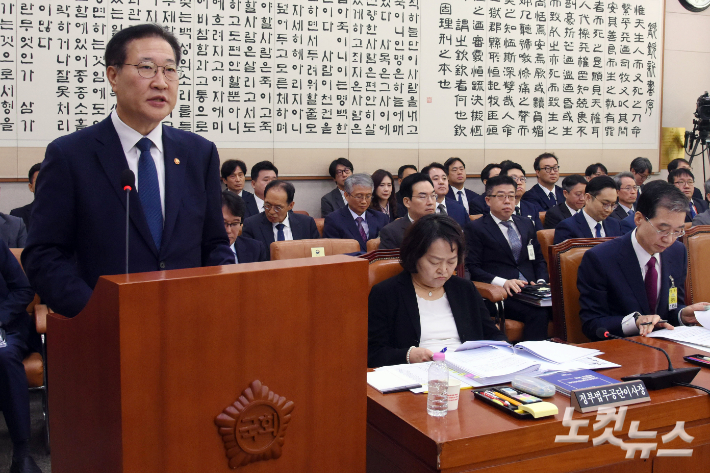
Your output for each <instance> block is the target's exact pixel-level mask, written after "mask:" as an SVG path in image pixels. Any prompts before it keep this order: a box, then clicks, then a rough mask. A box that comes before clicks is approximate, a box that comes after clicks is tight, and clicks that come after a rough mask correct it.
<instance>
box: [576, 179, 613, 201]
mask: <svg viewBox="0 0 710 473" xmlns="http://www.w3.org/2000/svg"><path fill="white" fill-rule="evenodd" d="M606 188H609V189H614V190H617V189H616V182H614V179H613V178H611V177H609V176H597V177H595V178H593V179H590V180H589V182H588V183H587V187H585V188H584V192H585V193H586V194H590V195H592V196H593V197H596V196H598V195H599V193H601V191H603V190H604V189H606Z"/></svg>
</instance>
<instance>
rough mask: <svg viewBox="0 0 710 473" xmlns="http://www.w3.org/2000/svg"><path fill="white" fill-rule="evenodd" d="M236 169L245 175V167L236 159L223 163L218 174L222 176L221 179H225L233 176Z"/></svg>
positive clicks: (242, 162)
mask: <svg viewBox="0 0 710 473" xmlns="http://www.w3.org/2000/svg"><path fill="white" fill-rule="evenodd" d="M237 168H239V169H241V170H242V172H243V173H244V175H246V173H247V165H246V164H245V163H244V161H240V160H238V159H228V160H226V161H225V162H223V163H222V169H221V170H220V174H222V179H227V178H228V177H229V176H231V175H232V174H234V171H235V170H236V169H237Z"/></svg>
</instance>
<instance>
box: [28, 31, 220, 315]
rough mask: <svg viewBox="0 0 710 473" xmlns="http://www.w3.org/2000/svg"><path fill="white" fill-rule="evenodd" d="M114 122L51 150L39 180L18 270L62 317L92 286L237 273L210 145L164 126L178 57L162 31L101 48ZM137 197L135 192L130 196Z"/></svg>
mask: <svg viewBox="0 0 710 473" xmlns="http://www.w3.org/2000/svg"><path fill="white" fill-rule="evenodd" d="M104 57H105V62H106V77H107V78H108V80H109V82H110V84H111V88H112V90H113V92H114V93H115V94H116V109H115V110H113V112H112V113H111V115H110V116H109V117H107V118H106V119H104V120H103V121H101V122H100V123H97V124H95V125H93V126H90V127H88V128H86V129H83V130H80V131H76V132H74V133H72V134H70V135H67V136H63V137H61V138H58V139H56V140H54V141H53V142H52V143H51V144H50V145H49V146H48V147H47V152H46V155H45V160H44V162H43V163H42V168H41V172H40V174H39V176H38V183H37V192H36V200H35V205H34V208H33V211H32V226H33V229H32V233H31V234H30V236H29V239H28V242H27V246H26V249H25V251H24V252H23V254H22V262H23V266H24V268H25V271H26V272H27V276H28V278H29V279H30V281H31V283H32V286H33V287H34V289H35V290H36V291H37V292H38V293H39V294H40V296H41V297H42V299H43V300H44V301H45V302H46V303H47V304H48V305H49V306H50V307H51V308H52V309H53V310H54V311H56V312H57V313H59V314H62V315H64V316H67V317H73V316H75V315H76V314H78V313H79V312H80V311H81V310H82V309H83V308H84V306H85V305H86V303H87V302H88V301H89V298H90V297H91V293H92V291H93V288H94V286H95V285H96V281H97V280H98V278H99V276H101V275H107V274H121V273H123V272H124V271H125V265H126V261H125V259H126V256H125V244H126V241H125V234H126V229H125V225H126V218H125V215H126V192H125V191H124V189H123V186H122V184H121V174H122V173H123V172H124V171H125V170H127V169H130V170H131V171H133V172H134V174H135V175H136V181H137V182H136V186H135V187H136V189H135V190H131V191H130V226H129V250H130V256H129V258H128V269H129V272H131V273H135V272H144V271H159V270H167V269H178V268H192V267H199V266H211V265H220V264H230V263H234V255H233V254H232V252H231V250H230V249H229V240H228V239H227V233H226V231H225V229H224V225H223V221H222V214H221V212H220V210H221V200H220V199H221V194H220V182H219V178H220V176H219V156H218V155H217V148H216V147H215V145H214V143H212V142H210V141H207V140H205V139H204V138H202V137H199V136H197V135H195V134H192V133H189V132H185V131H181V130H177V129H174V128H171V127H168V126H162V125H161V124H160V122H161V121H162V120H163V119H164V118H165V117H166V116H168V114H170V113H171V111H172V110H173V107H175V102H176V100H177V90H178V84H179V70H178V64H179V63H180V47H179V43H178V41H177V39H176V38H175V37H174V36H173V35H172V34H171V33H168V32H166V31H165V30H163V29H162V28H160V27H159V26H157V25H151V24H144V25H137V26H132V27H129V28H126V29H124V30H122V31H119V32H118V33H117V34H116V35H115V36H114V37H113V38H112V39H111V40H110V41H109V43H108V44H107V46H106V52H105V56H104ZM136 191H137V193H136Z"/></svg>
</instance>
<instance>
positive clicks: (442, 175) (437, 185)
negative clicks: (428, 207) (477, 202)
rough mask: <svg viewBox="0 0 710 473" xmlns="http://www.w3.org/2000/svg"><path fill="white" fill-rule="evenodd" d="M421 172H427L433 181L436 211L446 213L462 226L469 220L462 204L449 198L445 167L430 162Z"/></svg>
mask: <svg viewBox="0 0 710 473" xmlns="http://www.w3.org/2000/svg"><path fill="white" fill-rule="evenodd" d="M422 174H427V175H428V176H429V177H430V178H431V182H433V183H434V192H436V213H440V214H446V215H448V216H449V217H451V218H453V219H454V220H456V223H458V224H459V225H461V228H464V226H465V225H466V223H468V222H469V220H470V219H469V218H468V212H466V209H465V208H464V206H463V205H461V204H459V203H458V202H456V201H455V200H454V199H449V198H448V197H447V194H448V193H449V178H448V177H446V168H444V166H443V165H442V164H439V163H431V164H430V165H429V166H426V167H424V168H422Z"/></svg>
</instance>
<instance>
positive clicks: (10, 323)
mask: <svg viewBox="0 0 710 473" xmlns="http://www.w3.org/2000/svg"><path fill="white" fill-rule="evenodd" d="M34 297H35V292H34V291H33V290H32V287H31V286H30V282H29V281H28V280H27V276H25V273H24V271H22V267H21V266H20V263H19V262H18V261H17V258H15V255H13V254H12V253H11V252H10V250H9V248H8V246H7V244H6V243H5V242H4V241H1V240H0V323H2V325H3V327H5V328H6V329H7V330H9V328H8V327H10V328H12V327H14V326H15V325H18V324H19V325H23V324H24V323H25V322H27V323H29V322H30V320H31V317H29V316H28V315H27V306H28V305H29V303H30V302H32V299H34Z"/></svg>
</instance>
